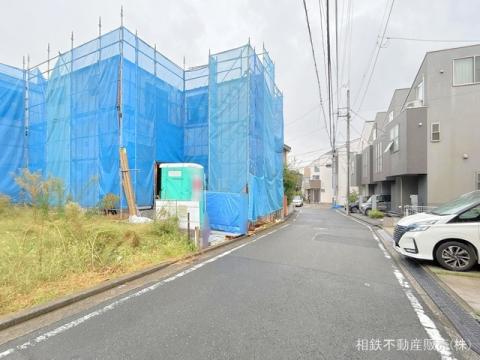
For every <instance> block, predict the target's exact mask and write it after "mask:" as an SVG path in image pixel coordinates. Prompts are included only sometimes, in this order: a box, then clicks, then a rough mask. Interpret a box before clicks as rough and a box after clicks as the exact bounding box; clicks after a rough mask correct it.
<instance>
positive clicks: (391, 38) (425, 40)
mask: <svg viewBox="0 0 480 360" xmlns="http://www.w3.org/2000/svg"><path fill="white" fill-rule="evenodd" d="M386 39H387V40H405V41H423V42H444V43H445V42H450V43H466V42H471V43H478V42H480V40H443V39H420V38H408V37H395V36H387V37H386Z"/></svg>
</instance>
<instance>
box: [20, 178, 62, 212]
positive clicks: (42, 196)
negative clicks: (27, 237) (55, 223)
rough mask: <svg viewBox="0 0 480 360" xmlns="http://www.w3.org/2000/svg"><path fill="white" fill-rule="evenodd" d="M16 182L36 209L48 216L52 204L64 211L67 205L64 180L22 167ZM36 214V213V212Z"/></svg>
mask: <svg viewBox="0 0 480 360" xmlns="http://www.w3.org/2000/svg"><path fill="white" fill-rule="evenodd" d="M15 182H16V183H17V185H18V186H19V187H20V189H22V191H23V193H24V194H25V196H26V199H25V200H26V201H28V202H30V203H31V204H32V206H33V207H34V209H35V210H39V211H40V213H41V214H42V215H43V216H44V217H46V216H48V212H49V210H50V207H51V206H52V205H56V207H57V210H58V211H59V212H63V209H64V205H65V187H64V185H63V182H62V180H60V179H58V178H54V177H47V178H46V179H44V178H43V177H42V174H40V172H38V171H36V172H31V171H30V170H28V169H22V172H21V174H20V175H19V176H17V177H16V178H15ZM35 215H36V213H35Z"/></svg>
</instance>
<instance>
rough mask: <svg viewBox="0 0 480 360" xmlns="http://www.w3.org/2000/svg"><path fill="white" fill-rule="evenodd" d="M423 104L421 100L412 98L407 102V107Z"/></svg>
mask: <svg viewBox="0 0 480 360" xmlns="http://www.w3.org/2000/svg"><path fill="white" fill-rule="evenodd" d="M420 106H423V101H422V100H413V101H410V102H408V103H407V109H410V108H417V107H420Z"/></svg>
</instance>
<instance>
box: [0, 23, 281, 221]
mask: <svg viewBox="0 0 480 360" xmlns="http://www.w3.org/2000/svg"><path fill="white" fill-rule="evenodd" d="M274 73H275V67H274V64H273V62H272V61H271V59H270V58H269V56H268V54H267V53H266V51H264V53H263V55H262V56H261V57H260V56H259V55H257V54H256V53H255V51H254V50H253V49H252V48H251V47H250V45H248V46H242V47H239V48H236V49H232V50H229V51H225V52H222V53H218V54H214V55H211V56H209V63H208V65H206V66H201V67H197V68H192V69H189V70H187V71H184V70H183V69H182V68H180V67H178V66H177V65H175V64H174V63H173V62H171V61H170V60H169V59H168V58H166V57H165V56H163V55H161V54H160V53H158V52H157V51H156V50H155V49H153V48H152V47H150V46H148V45H147V44H146V43H144V42H143V41H142V40H140V39H139V38H138V37H137V36H135V35H134V34H132V33H131V32H129V31H128V30H126V29H124V28H120V29H117V30H114V31H112V32H110V33H107V34H105V35H103V36H102V37H100V38H97V39H95V40H92V41H90V42H88V43H86V44H84V45H81V46H79V47H77V48H74V49H73V50H72V51H70V52H67V53H65V54H62V55H60V56H59V57H58V60H57V63H56V64H55V67H54V69H53V71H52V72H51V74H50V76H49V77H48V81H47V80H45V79H44V78H43V76H42V74H41V73H40V72H39V71H38V70H31V71H29V74H28V79H29V81H28V85H29V86H28V88H29V92H28V94H29V117H28V121H29V128H28V130H29V132H28V137H27V139H28V142H25V141H24V136H23V131H24V129H26V128H25V126H24V125H25V122H26V118H25V113H24V110H23V108H24V84H25V83H24V80H23V75H24V74H23V72H22V71H21V70H18V69H15V68H10V67H0V92H1V93H0V94H1V98H0V120H1V122H0V144H2V145H3V148H4V149H7V150H6V151H4V152H3V153H2V154H0V169H1V170H2V172H3V173H11V172H15V171H16V170H17V169H19V168H20V167H23V166H28V167H29V168H30V169H31V170H35V171H36V170H39V171H42V173H43V175H45V176H55V177H59V178H60V179H62V180H63V181H64V183H65V188H66V191H67V192H68V194H70V195H71V197H72V198H73V199H74V200H75V201H78V202H79V203H80V204H82V205H83V206H95V205H96V204H97V203H98V202H99V200H100V199H101V198H102V197H103V196H104V195H105V194H107V193H115V194H122V195H123V191H121V189H120V171H119V157H118V153H119V148H120V147H121V146H125V147H126V148H127V154H128V159H129V165H130V169H131V175H132V182H133V186H134V190H135V194H136V198H137V203H138V206H140V207H143V206H151V205H152V204H153V188H154V186H153V181H154V163H155V162H161V163H165V162H192V163H198V164H200V165H202V166H203V167H204V168H205V171H206V174H207V188H208V190H209V193H210V194H213V195H210V196H209V199H211V200H210V201H211V203H210V204H207V208H208V211H209V215H210V218H211V219H210V222H211V224H212V227H213V228H223V229H226V226H227V227H229V228H231V229H234V228H235V229H244V228H245V224H244V223H243V222H244V220H243V219H244V218H243V215H242V216H240V215H239V214H243V211H244V209H247V218H248V220H250V221H255V220H257V219H258V218H259V217H262V216H265V215H268V214H270V213H272V212H274V211H276V210H279V209H281V208H282V205H283V179H282V175H283V171H282V170H283V163H282V149H283V110H282V108H283V103H282V94H281V93H280V92H279V91H278V89H277V87H276V85H275V79H274ZM120 74H121V78H120ZM119 105H121V106H120V108H119V109H121V110H122V114H123V117H122V121H121V122H120V119H119V116H118V106H119ZM119 124H122V126H121V127H120V126H119ZM0 192H4V193H7V194H9V195H11V196H12V197H13V198H14V199H17V198H18V189H16V187H15V184H14V182H13V178H12V177H8V176H7V177H2V179H0ZM213 199H214V200H213ZM244 199H248V200H244ZM122 204H123V206H125V205H126V202H125V200H124V199H122ZM225 204H228V209H223V210H222V206H227V205H225ZM235 209H237V210H238V211H237V212H236V211H235ZM227 210H228V211H227ZM219 214H221V216H220V215H219ZM215 219H219V220H218V221H217V220H215ZM216 222H217V223H216Z"/></svg>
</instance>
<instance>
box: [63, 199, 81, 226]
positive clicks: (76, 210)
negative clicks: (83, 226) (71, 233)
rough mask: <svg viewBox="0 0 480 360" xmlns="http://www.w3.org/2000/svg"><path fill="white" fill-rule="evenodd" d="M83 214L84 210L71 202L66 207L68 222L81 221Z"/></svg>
mask: <svg viewBox="0 0 480 360" xmlns="http://www.w3.org/2000/svg"><path fill="white" fill-rule="evenodd" d="M83 214H84V212H83V209H82V207H81V206H80V205H79V204H78V203H76V202H73V201H69V202H67V204H66V205H65V218H66V219H67V220H68V221H79V220H80V219H81V218H82V217H83Z"/></svg>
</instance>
